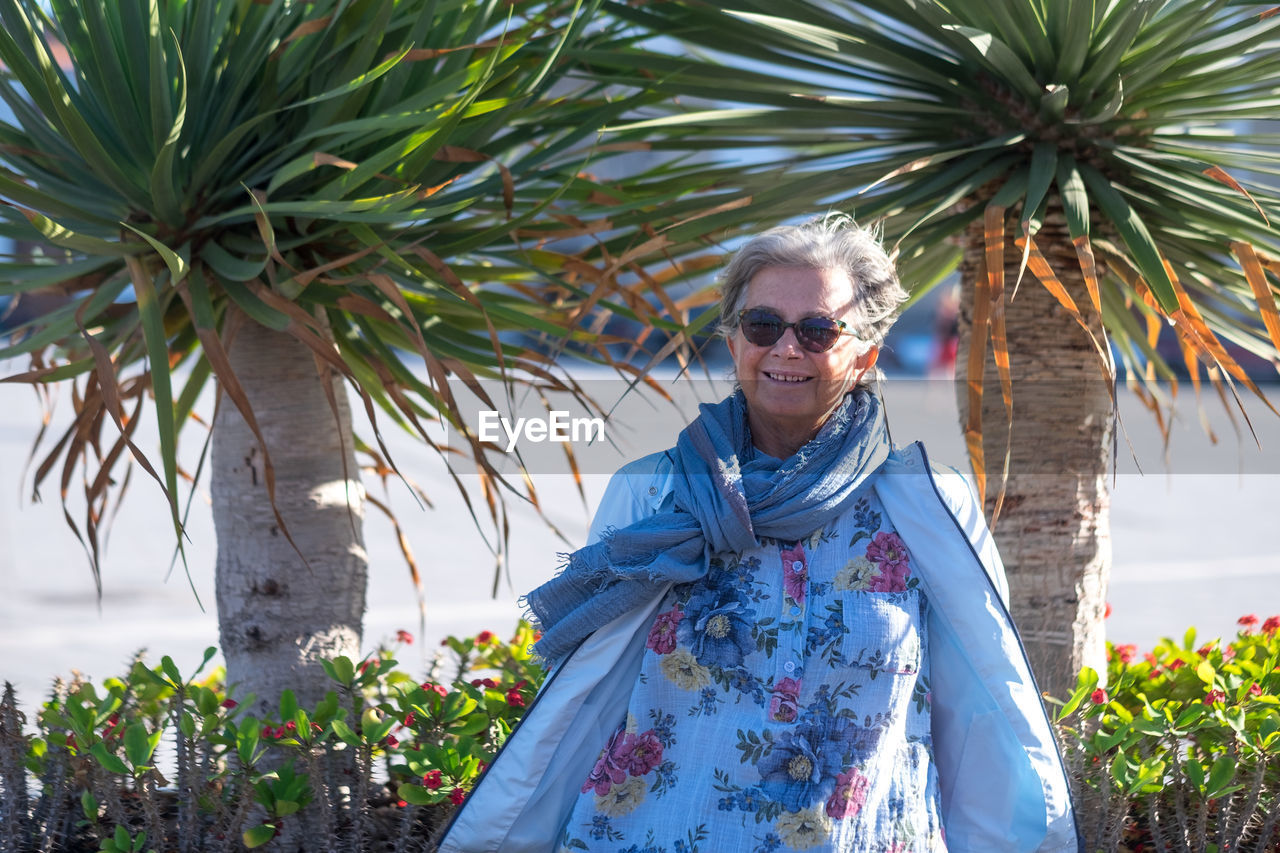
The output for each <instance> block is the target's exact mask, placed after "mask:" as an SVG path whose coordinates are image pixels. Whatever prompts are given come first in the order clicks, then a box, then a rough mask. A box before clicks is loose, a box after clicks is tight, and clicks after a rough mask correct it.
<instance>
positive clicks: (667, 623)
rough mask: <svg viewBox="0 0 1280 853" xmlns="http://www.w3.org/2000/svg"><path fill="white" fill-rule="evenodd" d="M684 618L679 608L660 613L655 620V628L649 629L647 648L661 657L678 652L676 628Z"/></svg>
mask: <svg viewBox="0 0 1280 853" xmlns="http://www.w3.org/2000/svg"><path fill="white" fill-rule="evenodd" d="M683 618H684V613H683V612H681V610H680V608H679V607H673V608H671V609H670V610H668V611H666V612H663V613H659V614H658V618H656V619H654V620H653V627H652V628H650V629H649V639H647V640H645V643H644V644H645V646H647V647H648V648H650V649H653V650H654V651H655V652H657V653H658V654H660V655H669V654H671V653H672V652H673V651H675V650H676V627H677V626H678V625H679V624H680V620H681V619H683Z"/></svg>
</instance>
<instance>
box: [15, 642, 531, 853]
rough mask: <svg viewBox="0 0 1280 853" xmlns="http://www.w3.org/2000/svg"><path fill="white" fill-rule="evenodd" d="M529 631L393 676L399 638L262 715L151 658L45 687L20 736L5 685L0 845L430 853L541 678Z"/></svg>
mask: <svg viewBox="0 0 1280 853" xmlns="http://www.w3.org/2000/svg"><path fill="white" fill-rule="evenodd" d="M534 639H535V634H534V631H533V629H532V628H531V627H530V626H529V625H527V624H525V623H521V624H520V625H519V626H518V627H517V628H516V631H515V633H514V635H513V636H512V637H511V638H510V639H509V640H507V641H503V640H500V639H499V638H498V637H497V636H495V635H494V634H493V633H492V632H489V631H485V632H482V633H481V634H479V635H477V636H475V637H471V638H467V639H459V638H456V637H450V638H448V639H446V640H445V641H444V643H443V644H442V646H443V648H442V649H441V650H440V653H439V654H438V655H437V657H436V662H435V664H434V666H433V667H432V671H431V673H430V674H429V675H428V677H427V678H426V679H425V680H423V679H415V678H413V677H411V676H410V675H409V674H407V673H406V672H404V671H403V670H402V669H399V668H397V661H396V660H395V658H394V657H393V653H394V651H395V650H396V649H397V648H401V647H403V646H404V645H405V644H408V643H411V642H412V641H413V638H412V637H411V636H410V635H409V634H408V633H407V632H404V631H401V632H399V633H398V634H397V637H396V640H395V642H394V643H390V644H388V645H386V646H384V647H382V648H380V649H378V651H376V652H375V653H373V654H371V655H370V656H369V657H367V658H365V659H364V660H363V661H352V660H350V659H348V658H345V657H339V658H337V659H335V660H332V661H326V662H325V669H326V671H327V672H328V674H329V677H330V678H331V679H332V681H333V688H334V689H333V690H331V691H329V692H328V694H327V695H326V696H325V698H324V699H323V700H322V701H321V702H320V703H319V704H318V705H316V706H315V707H313V708H304V707H300V706H299V704H298V702H297V700H296V699H295V698H294V695H293V693H292V691H288V690H286V691H285V692H284V694H283V695H282V696H281V697H280V701H279V703H278V705H277V710H276V711H275V712H274V713H273V714H272V715H270V716H269V717H267V718H264V719H258V718H255V717H252V716H250V715H248V714H246V713H244V712H243V709H244V708H247V707H249V705H250V702H251V698H252V697H248V696H237V695H236V692H235V685H227V684H225V683H224V679H223V673H222V672H221V671H220V670H217V671H214V672H213V673H212V674H210V675H206V676H204V677H201V676H200V674H199V673H200V672H202V671H203V670H204V664H202V665H201V667H200V670H198V671H197V673H196V674H195V675H192V676H190V677H187V678H184V677H183V675H182V673H181V672H179V670H178V668H177V666H175V665H174V662H173V661H172V660H171V659H170V658H168V657H165V658H163V659H162V660H161V663H160V665H159V666H157V667H148V666H147V665H146V664H144V663H143V662H142V661H141V660H138V661H135V663H134V664H133V666H132V667H131V669H130V671H129V673H128V675H127V676H125V677H123V678H113V679H108V680H106V681H105V682H103V683H102V685H101V686H95V685H94V684H92V683H89V682H87V681H81V680H76V681H73V682H71V683H70V684H62V683H60V684H58V685H56V686H55V688H54V691H53V695H52V697H51V698H50V699H49V700H48V701H47V702H45V703H44V705H43V706H42V708H41V709H40V711H39V714H38V718H37V720H36V721H35V722H36V726H35V728H36V734H34V735H30V734H27V733H25V732H24V730H23V728H24V727H23V723H24V722H25V721H24V720H23V717H22V714H21V713H20V711H19V710H18V708H17V705H16V701H15V697H14V695H13V691H12V689H11V688H10V687H9V686H8V685H6V690H5V693H4V697H3V701H2V702H0V824H2V828H0V851H4V853H8V851H13V852H14V853H25V851H37V850H39V851H44V850H67V851H81V850H85V851H90V850H92V851H119V853H124V851H129V853H144V851H150V850H155V851H161V853H163V852H164V851H170V850H173V851H182V853H201V852H202V851H230V850H241V849H243V848H244V847H249V848H256V847H265V848H266V849H274V850H307V851H320V850H344V851H362V850H396V851H415V850H430V849H433V844H432V837H433V835H434V834H435V833H436V832H437V831H438V830H439V828H440V827H441V826H442V825H443V824H444V822H445V821H446V820H447V819H448V816H449V814H450V813H451V812H452V810H453V809H454V808H456V806H457V805H458V804H460V803H461V802H462V801H463V800H464V799H465V798H466V795H467V793H468V791H470V790H471V788H472V787H473V786H474V784H475V782H476V780H477V779H478V778H479V776H480V774H481V773H482V772H483V771H484V769H485V767H486V766H487V765H488V762H490V761H492V759H493V756H494V754H495V753H496V752H497V750H498V749H499V747H500V746H501V745H502V743H503V741H504V740H505V739H506V737H507V735H509V734H510V732H511V730H512V727H513V726H514V725H515V723H516V721H517V720H518V719H519V717H520V714H521V713H522V712H523V709H524V708H525V707H526V705H527V703H529V702H530V701H531V700H532V698H533V695H534V693H535V692H536V691H537V689H538V687H539V685H540V684H541V683H542V678H543V671H542V669H541V668H540V667H539V666H538V665H537V664H536V663H535V662H533V661H532V660H531V659H530V654H529V648H530V646H531V645H532V644H533V642H534ZM213 654H214V650H213V649H212V648H210V649H209V650H208V651H207V653H206V657H205V664H207V663H208V661H209V660H210V659H211V658H212V657H213ZM32 783H34V785H33V784H32ZM31 790H34V791H35V792H36V793H35V795H34V796H30V795H29V794H28V792H29V791H31Z"/></svg>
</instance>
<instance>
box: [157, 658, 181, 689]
mask: <svg viewBox="0 0 1280 853" xmlns="http://www.w3.org/2000/svg"><path fill="white" fill-rule="evenodd" d="M160 669H161V671H163V672H164V674H165V675H166V676H168V678H169V681H171V682H173V685H174V686H175V687H177V686H178V685H179V684H182V683H183V680H182V672H181V671H180V670H179V669H178V665H177V664H176V663H174V662H173V658H171V657H169V656H168V655H165V656H164V657H162V658H160Z"/></svg>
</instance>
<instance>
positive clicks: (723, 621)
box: [676, 586, 756, 669]
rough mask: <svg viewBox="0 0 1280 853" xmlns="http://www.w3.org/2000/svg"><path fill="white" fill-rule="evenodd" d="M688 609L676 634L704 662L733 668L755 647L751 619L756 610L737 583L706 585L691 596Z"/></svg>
mask: <svg viewBox="0 0 1280 853" xmlns="http://www.w3.org/2000/svg"><path fill="white" fill-rule="evenodd" d="M684 612H685V618H684V619H681V620H680V624H679V625H678V626H677V627H676V631H677V634H676V636H677V637H678V638H679V641H680V645H682V646H685V647H686V648H688V649H689V650H690V651H691V652H692V653H693V656H694V657H695V658H697V660H698V663H700V664H702V665H703V666H718V667H720V668H722V669H733V668H735V667H737V666H740V665H741V664H742V661H743V659H744V658H746V656H747V654H749V653H750V652H753V651H755V648H756V641H755V640H754V639H753V638H752V636H751V623H752V620H754V619H755V615H756V613H755V611H754V610H751V609H749V608H748V607H746V605H745V602H743V601H742V599H741V598H740V597H739V591H738V590H737V588H736V587H733V586H726V587H718V586H709V587H705V588H703V589H702V590H700V591H698V592H696V593H694V594H693V595H692V596H690V598H689V601H688V602H687V603H686V604H685V610H684Z"/></svg>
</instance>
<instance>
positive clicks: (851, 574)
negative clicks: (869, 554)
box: [835, 557, 880, 592]
mask: <svg viewBox="0 0 1280 853" xmlns="http://www.w3.org/2000/svg"><path fill="white" fill-rule="evenodd" d="M878 577H880V567H879V566H877V565H876V564H875V563H873V562H871V561H870V560H868V559H867V558H866V557H854V558H853V559H852V560H850V561H849V562H847V563H845V565H844V568H843V569H841V570H840V571H838V572H836V579H835V588H836V589H847V590H853V591H856V592H865V591H866V590H868V589H870V588H871V582H872V581H873V580H875V579H876V578H878Z"/></svg>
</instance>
